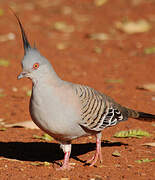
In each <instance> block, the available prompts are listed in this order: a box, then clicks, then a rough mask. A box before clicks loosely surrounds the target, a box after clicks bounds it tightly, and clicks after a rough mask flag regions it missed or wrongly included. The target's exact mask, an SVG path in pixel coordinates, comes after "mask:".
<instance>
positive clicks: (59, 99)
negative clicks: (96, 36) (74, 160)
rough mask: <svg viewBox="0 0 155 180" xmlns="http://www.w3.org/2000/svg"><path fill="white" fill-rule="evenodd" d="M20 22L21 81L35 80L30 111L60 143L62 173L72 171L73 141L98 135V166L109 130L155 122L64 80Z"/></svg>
mask: <svg viewBox="0 0 155 180" xmlns="http://www.w3.org/2000/svg"><path fill="white" fill-rule="evenodd" d="M14 15H15V16H16V18H17V21H18V24H19V27H20V30H21V34H22V40H23V48H24V57H23V59H22V60H21V65H22V72H21V73H20V74H19V75H18V79H22V78H25V77H26V78H29V79H31V80H32V94H31V97H30V103H29V111H30V115H31V118H32V120H33V122H34V123H35V124H36V125H37V126H38V127H39V128H40V129H42V130H43V131H44V132H46V133H47V134H49V135H50V136H52V137H53V138H54V139H55V140H56V141H58V142H59V143H60V147H61V148H62V150H63V152H64V160H63V164H62V166H61V167H59V170H70V169H71V168H72V166H71V164H70V163H69V159H70V155H71V143H72V140H73V139H77V138H79V137H83V136H89V135H94V136H95V137H96V151H95V154H94V156H93V157H92V158H91V159H90V160H88V161H87V162H89V164H90V166H94V165H95V163H96V162H97V160H98V159H99V160H100V162H102V153H101V137H102V131H103V130H104V129H105V128H108V127H111V126H115V125H117V124H118V123H120V122H122V121H126V120H127V119H128V118H134V119H139V120H143V119H144V120H154V119H155V115H153V114H149V113H145V112H138V111H136V110H133V109H129V108H127V107H124V106H122V105H120V104H118V103H117V102H115V101H114V100H113V99H112V98H111V97H109V96H107V95H105V94H103V93H101V92H99V91H97V90H95V89H93V88H91V87H89V86H86V85H81V84H74V83H72V82H67V81H65V80H62V79H61V78H60V77H59V76H58V75H57V73H56V72H55V70H54V68H53V66H52V64H51V63H50V61H49V60H48V59H46V58H45V57H44V56H43V55H41V53H40V52H39V50H38V49H37V47H36V46H33V47H31V45H30V43H29V41H28V38H27V36H26V33H25V31H24V28H23V26H22V23H21V21H20V19H19V17H18V16H17V15H16V14H15V13H14Z"/></svg>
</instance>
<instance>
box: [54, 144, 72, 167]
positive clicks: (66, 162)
mask: <svg viewBox="0 0 155 180" xmlns="http://www.w3.org/2000/svg"><path fill="white" fill-rule="evenodd" d="M61 147H62V149H63V151H64V152H65V156H64V162H63V165H62V166H61V167H60V168H57V169H56V170H70V169H72V168H74V167H72V166H71V165H70V164H69V157H70V153H71V145H62V146H61Z"/></svg>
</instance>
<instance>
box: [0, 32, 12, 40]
mask: <svg viewBox="0 0 155 180" xmlns="http://www.w3.org/2000/svg"><path fill="white" fill-rule="evenodd" d="M14 39H15V34H13V33H8V34H4V35H0V42H5V41H9V40H14Z"/></svg>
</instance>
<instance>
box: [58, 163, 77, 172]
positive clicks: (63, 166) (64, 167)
mask: <svg viewBox="0 0 155 180" xmlns="http://www.w3.org/2000/svg"><path fill="white" fill-rule="evenodd" d="M73 168H74V167H73V166H72V165H71V164H70V163H67V164H63V165H62V166H61V167H59V168H57V169H56V170H57V171H59V170H71V169H73Z"/></svg>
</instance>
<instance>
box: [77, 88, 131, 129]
mask: <svg viewBox="0 0 155 180" xmlns="http://www.w3.org/2000/svg"><path fill="white" fill-rule="evenodd" d="M75 91H76V94H77V96H78V97H79V99H80V103H81V122H80V125H81V126H84V127H86V128H87V129H90V130H94V131H101V130H102V129H104V128H105V127H108V126H113V125H115V124H117V123H118V122H120V121H124V120H127V119H128V114H127V109H126V108H124V107H122V106H121V105H119V104H117V103H115V102H114V101H113V99H111V98H110V97H108V96H106V95H104V94H102V93H100V92H98V91H96V90H94V89H93V88H90V87H88V86H82V85H76V86H75Z"/></svg>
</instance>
